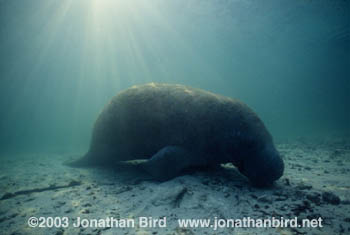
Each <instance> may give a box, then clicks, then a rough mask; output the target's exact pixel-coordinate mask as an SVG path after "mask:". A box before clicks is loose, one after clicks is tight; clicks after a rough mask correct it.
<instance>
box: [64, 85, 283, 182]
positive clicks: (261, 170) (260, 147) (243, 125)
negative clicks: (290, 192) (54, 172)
mask: <svg viewBox="0 0 350 235" xmlns="http://www.w3.org/2000/svg"><path fill="white" fill-rule="evenodd" d="M134 159H149V160H148V161H146V162H144V163H143V164H142V167H143V169H145V170H146V171H147V172H148V173H150V174H151V175H152V176H154V177H155V178H156V179H159V180H168V179H171V178H173V177H175V176H177V175H179V174H181V172H182V171H183V170H185V169H187V168H189V167H191V168H195V167H205V166H215V165H219V164H222V163H232V164H233V165H234V166H236V167H237V168H238V169H239V171H240V172H241V173H242V174H243V175H245V176H246V177H248V178H249V179H250V181H251V182H252V183H253V184H256V185H260V186H264V185H269V184H271V183H272V182H273V181H275V180H277V179H278V178H280V177H281V176H282V174H283V170H284V164H283V160H282V158H281V156H280V155H279V153H278V152H277V151H276V149H275V147H274V144H273V141H272V138H271V135H270V134H269V133H268V131H267V130H266V128H265V126H264V124H263V123H262V121H261V120H260V119H259V118H258V116H257V115H256V114H255V113H254V112H253V111H252V110H251V109H250V108H249V107H248V106H247V105H245V104H243V103H241V102H240V101H237V100H234V99H231V98H228V97H224V96H220V95H216V94H213V93H210V92H207V91H204V90H200V89H194V88H191V87H187V86H182V85H172V84H156V83H151V84H146V85H141V86H134V87H131V88H129V89H127V90H125V91H122V92H120V93H119V94H118V95H116V96H115V97H113V98H112V100H111V102H110V103H109V104H108V105H107V106H106V107H105V108H104V110H103V111H102V113H101V114H100V115H99V117H98V119H97V121H96V123H95V126H94V129H93V134H92V140H91V144H90V150H89V151H88V152H87V153H86V155H85V156H84V157H83V158H82V159H80V160H78V161H75V162H72V163H70V164H69V165H71V166H97V165H108V166H111V165H113V164H117V163H118V162H121V161H127V160H134Z"/></svg>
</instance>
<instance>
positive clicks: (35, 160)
mask: <svg viewBox="0 0 350 235" xmlns="http://www.w3.org/2000/svg"><path fill="white" fill-rule="evenodd" d="M277 148H278V150H279V151H280V152H281V154H282V155H283V156H284V161H285V173H284V176H283V177H282V178H281V179H280V180H278V181H277V182H276V183H275V185H274V186H273V187H271V188H265V189H259V188H255V187H253V186H251V185H250V184H249V182H248V181H247V179H245V178H244V177H243V176H241V175H240V174H239V173H238V172H237V170H236V169H235V168H234V167H232V166H230V165H226V166H225V168H222V169H217V170H211V171H201V172H194V173H191V174H189V175H183V176H180V177H177V178H175V179H172V180H170V181H166V182H162V183H159V182H155V181H150V180H145V179H147V176H145V175H144V174H143V173H141V172H135V171H131V170H130V169H128V170H126V169H118V170H114V171H112V170H106V169H96V168H95V169H93V168H90V169H77V168H70V167H67V166H65V165H63V164H62V162H63V161H65V160H67V159H71V158H72V156H70V155H67V154H16V155H14V154H9V155H4V156H1V158H0V193H1V194H0V198H1V200H0V234H57V235H58V234H106V235H107V234H350V142H349V141H348V140H344V139H333V140H327V141H317V142H311V141H307V140H298V141H293V142H285V143H278V144H277ZM57 186H64V187H62V188H59V187H57ZM31 190H32V191H31ZM33 191H34V192H33ZM16 192H17V193H16ZM32 216H35V217H58V216H66V217H68V218H69V226H68V227H67V228H54V227H53V228H39V227H36V228H31V227H29V226H28V224H27V220H28V218H29V217H32ZM144 216H146V217H149V216H150V217H152V218H154V219H156V218H163V217H166V219H167V226H166V228H143V227H139V226H138V222H137V221H138V218H139V217H144ZM272 216H274V217H275V218H280V217H283V218H285V219H286V218H289V219H293V218H295V217H297V218H298V220H299V221H300V220H302V219H305V218H309V219H318V218H319V217H321V218H322V226H323V227H318V228H302V227H298V228H291V227H287V228H280V227H278V228H237V227H236V228H218V229H217V230H215V231H214V229H213V228H180V227H179V226H178V222H177V219H191V218H194V219H201V218H204V219H212V220H214V218H215V217H217V218H221V219H242V218H243V217H250V218H256V219H266V218H269V217H272ZM77 217H81V218H88V219H105V218H106V217H114V218H117V219H127V218H131V219H135V221H136V222H135V227H134V228H108V227H107V228H83V227H78V228H76V227H73V225H72V224H73V222H74V219H75V218H77Z"/></svg>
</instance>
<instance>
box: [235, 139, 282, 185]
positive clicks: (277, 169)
mask: <svg viewBox="0 0 350 235" xmlns="http://www.w3.org/2000/svg"><path fill="white" fill-rule="evenodd" d="M239 170H240V172H241V173H242V174H243V175H245V176H247V177H248V178H249V180H250V181H251V182H252V183H253V184H254V185H256V186H268V185H271V184H272V183H273V182H274V181H275V180H278V179H279V178H280V177H281V176H282V175H283V171H284V163H283V159H282V157H281V155H280V154H279V153H278V152H277V150H276V149H275V148H274V147H273V146H267V147H265V148H263V149H262V150H261V151H259V152H257V153H256V154H253V155H251V156H249V157H247V158H246V159H245V160H244V162H243V164H242V166H241V167H240V168H239Z"/></svg>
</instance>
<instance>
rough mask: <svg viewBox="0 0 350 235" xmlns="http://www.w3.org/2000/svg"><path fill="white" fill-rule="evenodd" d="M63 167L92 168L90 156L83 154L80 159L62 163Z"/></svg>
mask: <svg viewBox="0 0 350 235" xmlns="http://www.w3.org/2000/svg"><path fill="white" fill-rule="evenodd" d="M63 165H65V166H70V167H90V166H93V161H92V160H91V157H90V154H89V153H87V154H85V155H84V156H83V157H82V158H80V159H76V160H67V161H65V162H63Z"/></svg>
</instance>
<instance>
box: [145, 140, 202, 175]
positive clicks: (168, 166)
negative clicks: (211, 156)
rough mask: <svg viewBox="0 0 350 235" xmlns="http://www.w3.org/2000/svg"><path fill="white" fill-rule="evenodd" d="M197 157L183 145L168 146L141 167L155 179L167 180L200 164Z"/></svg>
mask: <svg viewBox="0 0 350 235" xmlns="http://www.w3.org/2000/svg"><path fill="white" fill-rule="evenodd" d="M195 159H196V158H195V157H193V155H192V153H190V152H189V151H187V150H186V149H184V148H182V147H177V146H166V147H164V148H162V149H161V150H159V151H158V152H157V153H156V154H154V155H153V156H152V158H150V159H149V160H148V161H147V162H144V163H142V165H141V167H142V168H143V169H144V170H146V171H147V172H148V173H149V174H150V175H152V176H153V177H154V178H155V179H157V180H160V181H165V180H169V179H171V178H174V177H176V176H178V175H180V174H181V172H182V171H183V170H184V169H186V168H188V167H191V166H195V165H198V163H197V162H195V161H194V160H195Z"/></svg>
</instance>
